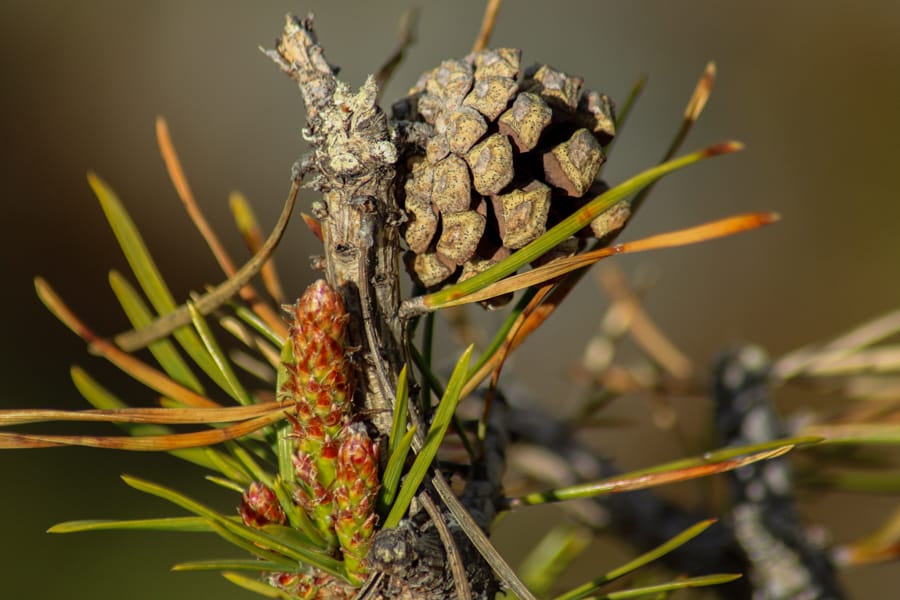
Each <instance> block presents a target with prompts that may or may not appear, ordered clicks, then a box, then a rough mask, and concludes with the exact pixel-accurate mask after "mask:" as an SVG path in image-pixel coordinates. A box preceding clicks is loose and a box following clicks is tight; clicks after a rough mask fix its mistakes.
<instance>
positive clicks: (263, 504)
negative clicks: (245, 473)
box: [239, 481, 285, 528]
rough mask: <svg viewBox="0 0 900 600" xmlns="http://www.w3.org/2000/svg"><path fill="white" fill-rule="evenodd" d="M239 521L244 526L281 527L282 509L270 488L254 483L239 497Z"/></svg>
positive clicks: (282, 519)
mask: <svg viewBox="0 0 900 600" xmlns="http://www.w3.org/2000/svg"><path fill="white" fill-rule="evenodd" d="M239 510H240V513H241V519H242V520H243V521H244V525H249V526H251V527H257V528H261V527H262V526H263V525H270V524H272V523H275V524H276V525H283V524H284V522H285V516H284V509H282V508H281V504H280V503H279V502H278V497H277V496H276V495H275V492H274V490H272V488H270V487H268V486H266V485H265V484H262V483H259V482H257V481H254V482H253V483H251V484H250V487H249V488H247V491H246V492H244V494H243V496H242V497H241V507H240V509H239Z"/></svg>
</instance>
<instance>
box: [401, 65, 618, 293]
mask: <svg viewBox="0 0 900 600" xmlns="http://www.w3.org/2000/svg"><path fill="white" fill-rule="evenodd" d="M520 57H521V52H520V51H519V50H515V49H510V48H501V49H497V50H484V51H481V52H478V53H475V54H471V55H469V56H467V57H466V58H464V59H462V60H448V61H444V62H443V63H441V65H440V66H439V67H437V68H436V69H434V70H432V71H429V72H427V73H425V74H424V75H422V77H421V78H420V79H419V81H418V83H417V84H416V85H415V86H414V87H413V88H412V89H411V90H410V92H409V96H408V97H406V98H404V99H403V100H401V101H400V102H398V103H396V104H395V105H394V106H393V113H394V119H395V121H396V122H397V123H398V124H399V125H400V130H401V131H402V132H406V134H407V135H406V136H405V138H404V141H403V142H402V143H401V152H402V154H403V155H404V156H405V158H406V160H405V163H401V165H400V178H399V181H401V182H402V184H401V186H400V187H401V189H399V190H398V197H400V198H401V199H402V202H403V203H404V207H405V210H406V214H407V219H408V220H407V223H406V225H405V228H404V239H405V240H406V243H407V245H408V246H409V249H410V252H409V253H408V254H407V257H406V264H407V268H408V269H409V271H410V273H411V274H412V275H413V277H414V278H415V279H416V280H417V281H418V282H419V283H421V284H422V285H423V286H425V287H427V288H433V287H435V286H438V285H440V284H442V283H445V282H448V281H452V280H453V278H459V279H465V278H467V277H471V276H472V275H475V274H477V273H479V272H481V271H483V270H485V269H486V268H488V267H490V266H492V265H493V264H496V263H497V262H499V261H500V260H502V259H503V258H505V257H506V256H508V255H509V254H510V252H511V251H513V250H517V249H519V248H522V247H523V246H525V245H527V244H528V243H530V242H532V241H534V240H535V239H536V238H538V237H539V236H540V235H542V234H543V233H544V232H545V231H546V230H547V228H548V227H552V226H553V225H555V224H556V223H558V222H559V221H560V220H562V219H564V218H565V217H567V216H569V215H570V214H572V212H573V211H575V210H576V209H577V208H579V207H580V206H581V205H582V204H583V202H578V199H579V198H582V197H583V196H585V197H587V196H586V195H588V194H590V193H591V192H593V191H594V189H596V188H594V189H592V186H595V185H597V184H596V183H595V181H594V180H595V178H596V177H597V173H598V171H599V169H600V166H601V165H602V164H603V161H604V160H605V159H606V157H605V155H604V154H603V149H602V147H603V146H604V145H606V144H608V143H609V142H610V141H611V140H612V138H613V136H614V134H615V125H614V123H615V116H614V107H613V103H612V101H611V100H610V99H609V97H608V96H606V95H604V94H600V93H598V92H594V91H592V90H586V89H582V84H583V80H582V79H581V78H580V77H574V76H569V75H566V74H565V73H562V72H560V71H557V70H555V69H553V68H552V67H548V66H547V65H537V66H534V67H531V68H529V69H527V70H526V71H525V73H524V75H520ZM402 137H403V136H402Z"/></svg>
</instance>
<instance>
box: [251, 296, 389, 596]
mask: <svg viewBox="0 0 900 600" xmlns="http://www.w3.org/2000/svg"><path fill="white" fill-rule="evenodd" d="M289 312H290V315H291V320H292V322H291V326H290V330H289V337H290V339H289V340H288V342H287V344H286V347H285V349H284V350H283V352H282V359H283V364H282V368H281V371H280V373H279V382H280V384H279V388H278V398H279V400H281V401H282V402H284V403H285V405H286V406H287V407H289V417H290V420H291V423H292V425H293V431H292V432H291V433H290V434H289V436H288V439H289V441H290V442H291V445H292V452H291V463H292V471H293V479H292V481H284V482H280V483H281V484H283V485H284V486H285V488H286V489H287V490H289V492H290V494H289V495H290V499H289V500H290V502H292V506H290V507H287V510H285V507H283V506H281V504H280V503H279V498H278V497H277V495H276V494H275V492H274V491H273V490H271V489H270V488H268V487H266V486H265V485H263V484H261V483H253V484H251V486H250V487H249V488H248V489H247V491H246V492H245V493H244V496H243V503H242V506H241V508H240V513H241V517H242V518H243V521H244V523H245V524H247V525H251V526H254V527H263V526H265V525H268V524H284V523H285V522H286V517H285V514H286V513H291V514H293V513H296V512H297V509H299V510H300V511H301V513H302V517H301V518H303V519H305V520H308V521H309V522H310V523H311V525H312V527H313V528H314V529H315V531H316V533H317V534H318V536H319V537H320V538H321V539H322V540H323V541H324V543H325V545H326V548H327V550H328V551H329V552H331V553H332V554H333V555H334V557H335V558H342V559H343V560H344V565H345V569H346V571H347V578H348V579H349V580H350V581H351V582H352V583H353V585H348V584H347V583H345V582H343V581H340V580H337V579H335V578H334V577H332V576H330V575H328V574H324V573H321V572H318V571H315V570H313V571H311V572H308V573H278V574H275V575H272V576H271V577H270V578H269V580H270V583H272V584H273V585H275V586H276V587H279V588H281V589H283V590H284V591H286V592H288V593H289V594H291V595H292V596H294V597H297V598H335V597H337V598H340V597H344V596H342V595H341V594H343V592H342V591H341V590H343V588H344V587H346V588H347V597H352V595H353V594H352V593H350V591H353V590H355V586H358V585H359V584H360V583H362V582H363V581H364V580H365V578H366V576H367V568H366V562H365V557H366V554H367V553H368V549H369V545H370V542H371V537H372V535H373V532H374V527H375V519H376V516H375V495H376V494H377V492H378V489H379V485H380V480H379V476H378V475H379V474H378V454H377V451H376V447H375V445H374V443H373V442H372V440H371V439H370V438H369V435H368V433H367V431H366V427H365V425H364V424H363V423H362V422H354V421H353V414H352V410H351V408H352V404H351V400H352V395H353V382H352V365H351V364H350V361H349V359H348V358H347V349H346V347H345V338H346V329H347V322H348V319H349V317H348V315H347V312H346V310H345V309H344V305H343V302H342V300H341V297H340V295H339V294H338V293H337V292H336V291H335V290H333V289H332V288H331V287H330V286H329V285H328V284H327V283H326V282H325V281H322V280H320V281H317V282H315V283H313V284H312V285H311V286H310V287H309V288H307V290H306V291H305V292H304V293H303V295H302V296H301V297H300V299H299V300H297V303H296V304H294V305H292V306H290V307H289ZM282 501H284V498H282Z"/></svg>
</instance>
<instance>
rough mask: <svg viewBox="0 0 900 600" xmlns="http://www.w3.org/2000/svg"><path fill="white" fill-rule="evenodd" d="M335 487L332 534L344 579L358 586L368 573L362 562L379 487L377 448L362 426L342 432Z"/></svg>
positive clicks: (364, 556) (370, 531)
mask: <svg viewBox="0 0 900 600" xmlns="http://www.w3.org/2000/svg"><path fill="white" fill-rule="evenodd" d="M335 483H336V485H335V493H334V501H335V505H336V508H337V512H336V513H335V519H334V529H335V533H337V537H338V540H339V541H340V544H341V551H342V552H343V554H344V566H345V568H346V569H347V575H348V576H349V577H350V579H351V581H353V582H354V583H361V582H362V581H363V580H364V579H365V576H366V574H367V573H368V570H367V568H366V561H365V559H366V555H367V554H368V552H369V547H370V546H371V543H372V535H373V533H374V530H375V519H376V517H375V497H376V494H377V493H378V488H379V487H380V485H381V482H380V480H379V478H378V448H377V446H375V444H373V443H372V440H371V438H369V434H368V433H367V432H366V428H365V426H364V425H363V424H362V423H353V424H352V425H349V426H348V427H347V428H346V429H344V432H343V441H342V443H341V447H340V449H339V450H338V459H337V480H336V482H335Z"/></svg>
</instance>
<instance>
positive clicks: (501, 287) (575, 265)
mask: <svg viewBox="0 0 900 600" xmlns="http://www.w3.org/2000/svg"><path fill="white" fill-rule="evenodd" d="M778 219H779V216H778V215H777V214H776V213H750V214H744V215H738V216H734V217H728V218H725V219H720V220H717V221H712V222H710V223H705V224H703V225H697V226H695V227H688V228H686V229H679V230H677V231H670V232H668V233H661V234H658V235H654V236H650V237H647V238H643V239H640V240H635V241H633V242H623V243H621V244H616V245H614V246H610V247H607V248H600V249H599V250H594V251H593V252H586V253H584V254H576V255H575V256H571V257H568V258H560V259H557V260H554V261H552V262H549V263H547V264H546V265H543V266H540V267H538V268H536V269H532V270H531V271H527V272H525V273H521V274H519V275H513V276H511V277H507V278H506V279H502V280H500V281H498V282H497V283H494V284H492V285H489V286H487V287H486V288H484V289H482V290H480V291H478V292H475V293H473V294H469V295H467V296H463V297H462V298H459V299H456V300H451V301H449V302H446V303H443V304H441V306H440V307H439V308H443V307H445V306H456V305H459V304H468V303H470V302H480V301H482V300H487V299H489V298H493V297H495V296H500V295H502V294H508V293H510V292H515V291H518V290H521V289H524V288H527V287H530V286H534V285H540V284H542V283H544V282H546V281H550V280H552V279H555V278H557V277H561V276H562V275H565V274H566V273H569V272H571V271H574V270H576V269H581V268H583V267H587V266H590V265H592V264H594V263H595V262H597V261H599V260H601V259H603V258H607V257H609V256H614V255H616V254H629V253H634V252H646V251H647V250H658V249H662V248H674V247H678V246H686V245H688V244H696V243H699V242H705V241H709V240H713V239H716V238H721V237H726V236H729V235H734V234H736V233H741V232H744V231H750V230H752V229H757V228H759V227H762V226H764V225H769V224H771V223H774V222H776V221H777V220H778Z"/></svg>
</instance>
